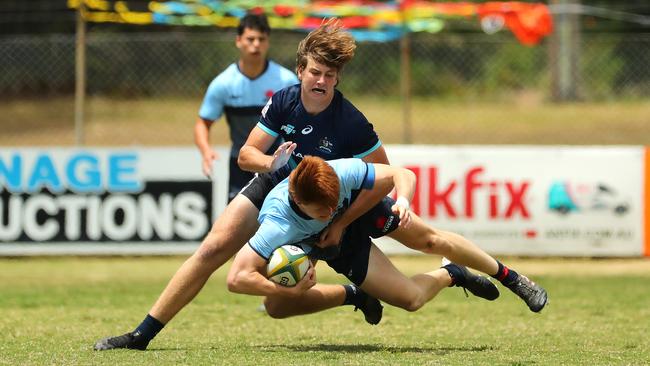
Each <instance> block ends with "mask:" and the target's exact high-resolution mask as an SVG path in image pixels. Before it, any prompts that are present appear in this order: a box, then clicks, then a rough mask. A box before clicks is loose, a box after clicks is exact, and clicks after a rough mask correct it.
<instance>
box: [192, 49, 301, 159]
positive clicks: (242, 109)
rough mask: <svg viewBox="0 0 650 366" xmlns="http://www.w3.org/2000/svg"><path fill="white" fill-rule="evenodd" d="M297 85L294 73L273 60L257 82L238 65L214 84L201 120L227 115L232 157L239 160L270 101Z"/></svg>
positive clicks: (268, 63) (204, 103) (203, 106)
mask: <svg viewBox="0 0 650 366" xmlns="http://www.w3.org/2000/svg"><path fill="white" fill-rule="evenodd" d="M297 83H298V78H297V77H296V75H295V74H294V73H293V72H291V71H289V70H288V69H286V68H284V67H282V66H280V65H278V64H277V63H275V62H273V61H268V62H267V66H266V69H265V70H264V72H263V73H262V74H261V75H260V76H258V77H256V78H255V79H250V78H248V77H247V76H246V75H244V74H243V73H242V72H241V71H240V70H239V66H238V65H237V63H236V62H235V63H233V64H231V65H230V66H228V68H226V69H225V70H224V71H223V72H222V73H221V74H219V75H218V76H217V77H216V78H214V80H212V82H211V83H210V86H209V87H208V90H207V92H206V93H205V97H204V98H203V103H202V104H201V109H200V110H199V117H201V118H203V119H206V120H210V121H216V120H218V119H219V118H220V117H221V116H222V115H223V114H224V113H225V114H226V121H227V122H228V125H229V126H230V140H231V141H232V149H231V152H230V155H231V157H237V155H238V154H239V149H240V148H241V147H242V146H243V144H244V143H245V142H246V139H247V138H248V134H249V133H250V131H251V130H252V129H253V127H255V125H256V124H257V122H258V121H259V119H260V112H261V111H262V108H263V107H264V105H265V104H266V102H267V101H268V100H269V99H270V98H271V96H273V94H274V93H275V92H277V91H278V90H280V89H282V88H285V87H287V86H290V85H294V84H297Z"/></svg>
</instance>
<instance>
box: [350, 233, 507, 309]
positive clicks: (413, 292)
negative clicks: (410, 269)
mask: <svg viewBox="0 0 650 366" xmlns="http://www.w3.org/2000/svg"><path fill="white" fill-rule="evenodd" d="M461 284H462V285H461ZM454 285H458V286H462V287H465V288H467V289H469V290H470V291H471V292H472V293H473V294H474V295H476V296H479V297H483V298H486V299H488V300H493V299H494V298H495V294H496V296H498V290H497V289H496V287H495V286H494V285H493V284H492V283H491V282H490V281H489V280H488V279H487V278H485V277H483V276H478V275H474V274H472V273H470V272H469V271H467V269H466V268H464V267H462V266H458V265H454V264H451V265H448V266H445V267H443V268H438V269H435V270H433V271H431V272H427V273H420V274H416V275H414V276H412V277H407V276H406V275H404V274H403V273H402V272H400V271H399V270H398V269H397V268H396V267H395V266H394V265H393V263H392V262H391V261H390V260H389V259H388V258H387V257H386V255H385V254H384V253H383V252H382V251H381V250H379V249H378V248H377V247H376V246H375V245H374V244H372V245H371V248H370V255H369V258H368V271H367V274H366V278H365V280H364V281H363V283H362V284H361V288H362V289H363V290H364V291H366V292H367V293H368V294H370V295H372V296H374V297H376V298H378V299H380V300H382V301H384V302H386V303H389V304H391V305H393V306H397V307H400V308H402V309H404V310H407V311H416V310H418V309H420V308H421V307H422V306H424V304H426V303H427V302H429V301H431V299H433V298H434V297H435V296H436V295H437V294H438V293H439V292H440V291H441V290H443V289H444V288H446V287H450V286H454Z"/></svg>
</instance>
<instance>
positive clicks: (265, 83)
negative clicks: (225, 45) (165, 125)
mask: <svg viewBox="0 0 650 366" xmlns="http://www.w3.org/2000/svg"><path fill="white" fill-rule="evenodd" d="M270 33H271V28H270V27H269V24H268V22H267V19H266V16H264V15H263V14H261V15H257V14H249V15H246V16H245V17H243V18H242V19H241V21H240V24H239V27H238V28H237V37H236V39H235V45H236V46H237V48H238V49H239V60H238V61H237V62H235V63H232V64H231V65H230V66H228V68H226V70H224V71H223V72H222V73H221V74H219V75H218V76H217V77H216V78H215V79H214V80H212V82H211V83H210V86H209V87H208V90H207V92H206V93H205V97H204V98H203V103H202V104H201V109H200V110H199V116H198V118H197V120H196V124H195V126H194V141H195V143H196V146H197V147H198V148H199V151H200V152H201V156H202V168H203V173H204V174H205V175H206V176H208V177H211V175H212V165H213V161H214V160H215V159H217V158H218V155H217V152H216V151H214V150H213V149H212V147H211V146H210V142H209V132H210V127H211V126H212V124H213V123H214V122H215V121H216V120H218V119H219V118H221V116H222V115H223V114H224V113H225V115H226V122H227V123H228V126H229V129H230V140H231V141H232V147H231V150H230V163H229V167H230V174H229V179H228V201H230V200H232V199H233V197H235V195H236V194H237V193H238V192H239V191H240V190H241V189H242V188H243V187H244V185H246V183H247V182H248V181H249V180H251V179H252V178H253V173H251V172H246V171H243V170H241V169H240V168H239V166H238V165H237V157H238V155H239V149H240V148H241V147H242V146H243V145H244V142H245V141H246V138H248V134H249V133H250V132H251V130H252V129H253V127H255V125H256V124H257V122H258V121H259V116H260V111H261V110H262V107H264V105H265V104H266V102H267V101H268V100H269V98H271V96H272V95H273V94H274V93H275V92H276V91H278V90H280V89H282V88H284V87H287V86H290V85H294V84H297V83H298V79H297V78H296V75H295V74H294V73H293V72H292V71H290V70H288V69H286V68H284V67H282V66H280V65H278V64H277V63H275V62H273V61H271V60H269V59H267V58H266V56H267V52H268V50H269V36H270ZM278 145H279V144H275V145H273V146H272V147H271V149H270V152H271V153H273V152H274V151H275V149H276V148H277V147H278Z"/></svg>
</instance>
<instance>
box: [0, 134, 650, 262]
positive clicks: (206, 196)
mask: <svg viewBox="0 0 650 366" xmlns="http://www.w3.org/2000/svg"><path fill="white" fill-rule="evenodd" d="M386 150H387V152H388V155H389V158H390V161H391V164H393V165H399V166H404V167H407V168H409V169H411V170H413V171H414V172H415V173H416V175H417V177H418V183H417V192H416V196H415V198H414V200H413V202H412V206H411V207H412V209H413V211H414V212H416V213H417V214H418V215H419V216H421V217H422V218H423V219H424V220H425V221H426V222H427V223H428V224H430V225H431V226H432V227H434V228H437V229H441V230H448V231H453V232H457V233H459V234H462V235H464V236H466V237H467V238H469V239H470V240H472V241H473V242H475V243H476V244H477V245H479V246H480V247H481V248H483V249H485V250H486V251H487V252H489V253H491V254H501V255H534V256H643V255H646V256H647V255H650V245H649V244H648V241H649V240H648V239H647V238H646V230H647V226H648V220H649V218H648V216H649V215H650V214H649V212H650V210H649V208H648V205H647V203H646V201H647V198H646V195H647V189H648V188H647V187H648V185H649V180H650V178H648V177H649V175H650V173H649V172H648V169H647V164H648V162H647V155H648V152H647V150H646V149H645V148H643V147H603V146H594V147H557V146H552V147H551V146H548V147H546V146H544V147H540V146H435V147H431V146H387V147H386ZM218 152H219V154H220V155H221V156H222V157H227V156H228V153H229V151H228V149H227V148H225V147H222V148H219V149H218ZM214 171H215V174H214V176H213V177H212V180H208V179H207V178H206V177H205V176H203V175H202V173H201V160H200V154H199V153H198V152H197V151H196V149H195V148H194V147H183V148H91V149H66V148H43V149H0V255H31V254H163V253H169V254H171V253H191V252H192V251H193V250H194V249H195V248H196V246H197V245H198V244H199V243H200V241H201V240H202V239H203V237H204V236H205V234H206V233H207V232H208V230H209V229H210V227H211V225H212V222H213V220H214V218H216V217H217V216H218V214H219V213H220V212H222V211H223V209H224V208H225V205H226V195H227V190H226V187H227V177H228V164H227V159H220V160H218V161H217V162H216V163H215V167H214ZM378 244H379V245H380V247H381V248H382V249H383V250H385V251H386V252H389V253H402V252H410V251H409V250H408V249H405V247H404V246H402V245H400V244H397V243H395V242H392V241H391V240H390V239H383V240H379V242H378Z"/></svg>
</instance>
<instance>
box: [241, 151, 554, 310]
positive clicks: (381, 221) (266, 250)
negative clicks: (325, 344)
mask: <svg viewBox="0 0 650 366" xmlns="http://www.w3.org/2000/svg"><path fill="white" fill-rule="evenodd" d="M393 188H395V192H396V194H397V197H398V198H397V200H395V201H394V200H392V199H390V198H387V197H385V195H386V194H387V193H389V192H390V190H391V189H393ZM414 191H415V175H414V174H413V173H412V172H410V171H409V170H407V169H404V168H397V167H391V166H388V165H383V164H369V163H365V162H363V161H361V160H359V159H341V160H333V161H324V160H323V159H321V158H318V157H311V156H308V157H304V158H303V159H302V161H301V162H300V163H299V164H298V166H297V168H296V169H295V170H293V171H292V172H291V174H290V176H289V178H287V179H285V180H284V181H282V182H281V183H280V184H278V185H277V186H276V187H275V188H273V189H272V190H271V192H270V193H269V194H268V196H267V197H266V199H265V201H264V205H263V206H262V210H261V211H260V215H259V222H260V227H259V229H258V231H257V233H256V234H255V235H254V236H253V237H252V238H251V239H250V241H249V242H248V245H247V246H244V247H243V248H242V249H241V250H240V251H239V253H238V254H237V256H236V257H235V260H234V262H233V265H232V267H231V269H230V272H229V274H228V288H229V289H230V290H231V291H233V292H237V293H244V294H250V295H262V296H266V299H265V305H266V306H267V311H268V313H269V315H271V316H272V317H275V318H284V317H287V316H291V315H298V314H307V313H310V312H315V311H316V310H315V309H313V308H312V307H301V306H302V302H301V299H304V298H306V297H305V296H304V293H305V292H309V291H315V292H318V290H316V289H314V288H313V286H314V285H315V284H316V280H315V274H314V269H313V268H311V269H310V270H309V271H308V273H307V275H306V276H305V278H303V279H302V280H301V281H300V282H299V283H298V284H297V285H296V286H294V287H285V286H282V285H279V284H277V283H275V282H272V281H270V280H268V279H267V278H266V266H267V263H268V260H269V258H270V257H271V254H272V253H273V251H274V250H275V249H276V248H278V247H280V246H282V245H285V244H292V245H297V246H301V247H302V248H303V249H304V250H305V252H307V253H308V254H309V256H310V257H311V258H312V259H313V260H318V259H324V260H326V261H327V263H328V264H329V266H330V267H332V268H333V269H334V270H336V271H337V272H338V273H340V274H343V275H344V276H346V277H347V278H348V279H349V280H350V281H352V282H353V283H354V284H356V285H357V286H359V287H360V288H361V289H362V290H363V291H365V292H366V293H367V294H368V295H370V296H373V297H375V298H377V299H380V300H383V301H385V302H387V303H389V304H391V305H394V306H398V307H400V308H403V309H406V310H408V311H415V310H418V309H420V308H421V307H422V306H423V305H424V304H425V303H427V302H428V301H430V300H431V299H433V298H434V297H435V296H436V295H437V294H438V292H440V291H441V290H442V289H444V288H446V287H450V286H459V287H462V288H464V289H466V290H469V291H470V292H471V293H472V294H474V295H476V296H478V297H481V298H484V299H487V300H494V299H496V298H497V297H498V296H499V291H498V289H497V288H496V286H495V285H494V284H492V283H491V282H490V281H489V280H488V279H487V278H486V277H483V276H480V275H476V274H473V273H472V272H470V271H469V270H467V268H466V267H465V265H467V266H470V267H472V268H475V269H478V270H479V271H482V272H484V273H488V274H492V276H493V277H495V278H497V279H499V280H500V281H501V282H502V284H504V285H505V286H507V287H508V288H510V289H511V290H512V291H513V292H515V293H516V294H517V295H518V296H520V297H521V298H522V299H523V300H524V301H525V302H526V304H527V305H528V306H529V307H530V308H531V310H533V311H536V312H537V311H540V310H541V308H543V307H544V305H545V304H546V299H547V296H546V291H545V290H544V289H543V288H541V287H540V286H538V285H536V284H534V283H533V282H531V281H530V280H528V279H527V278H526V277H525V276H523V275H519V274H517V273H516V272H515V271H512V270H508V268H507V267H505V266H503V265H502V264H501V263H500V262H498V261H497V260H496V259H494V258H492V257H491V256H489V255H488V254H487V253H485V252H484V251H482V250H481V249H480V248H478V247H477V246H476V245H474V244H473V243H471V242H470V241H468V240H467V239H465V238H463V237H461V236H460V235H457V234H454V233H451V232H445V231H442V230H434V229H433V228H431V227H429V226H427V225H425V224H424V222H423V221H422V220H421V219H420V218H419V217H418V216H417V215H415V214H414V213H411V212H410V210H409V202H410V201H411V199H412V198H413V193H414ZM360 192H369V193H370V194H365V195H363V196H362V194H361V193H360ZM355 197H356V198H355ZM362 197H363V198H362ZM356 200H361V201H364V202H362V204H361V206H362V207H372V208H371V209H370V210H369V211H368V212H366V213H365V214H363V215H362V216H360V217H359V218H358V219H357V220H355V221H354V222H352V223H350V224H349V225H346V226H347V230H346V231H345V234H344V235H343V239H342V241H341V243H340V244H337V245H334V246H329V247H325V248H323V247H322V243H320V242H319V241H318V240H314V236H316V238H318V237H319V236H320V235H322V234H321V232H322V231H323V230H324V229H326V228H327V227H328V226H329V225H330V224H331V223H332V221H333V220H336V218H337V217H341V213H342V212H344V211H345V210H346V208H347V207H351V206H350V205H351V204H352V203H353V202H354V201H356ZM378 202H379V204H377V203H378ZM373 205H374V206H373ZM383 235H388V236H389V237H391V238H393V239H396V240H397V241H399V242H401V243H402V244H404V245H406V246H407V247H409V248H411V249H415V250H419V251H421V252H423V253H426V254H439V255H443V256H444V257H445V258H449V260H451V262H450V263H448V264H446V265H445V266H443V267H441V268H438V269H436V270H433V271H431V272H428V273H422V274H417V275H415V276H413V277H411V278H408V277H406V276H405V275H403V274H402V273H401V272H399V271H398V270H397V269H396V268H395V267H394V266H393V264H392V263H391V262H390V260H389V259H388V258H387V257H386V256H385V255H384V254H383V253H382V252H381V251H380V250H379V249H378V248H377V247H376V246H375V245H374V244H373V243H372V242H371V239H370V237H372V238H377V237H380V236H383ZM332 247H333V248H335V249H336V250H327V248H330V249H331V248H332ZM461 264H462V265H461ZM494 267H497V268H498V270H494ZM504 272H505V273H504ZM287 297H291V298H292V300H291V301H287ZM324 309H325V308H321V309H318V310H324Z"/></svg>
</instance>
